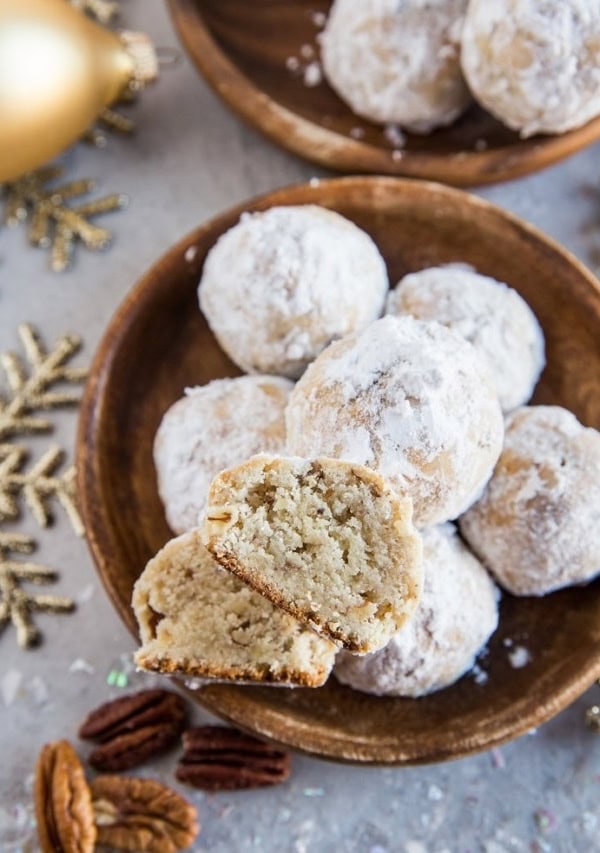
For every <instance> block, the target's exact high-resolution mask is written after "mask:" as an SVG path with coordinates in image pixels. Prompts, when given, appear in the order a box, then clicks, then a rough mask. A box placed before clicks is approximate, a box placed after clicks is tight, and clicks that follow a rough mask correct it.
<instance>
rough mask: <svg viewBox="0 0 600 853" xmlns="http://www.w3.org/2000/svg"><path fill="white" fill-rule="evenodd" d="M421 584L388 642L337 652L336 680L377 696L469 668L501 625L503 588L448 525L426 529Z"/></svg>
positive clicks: (450, 678)
mask: <svg viewBox="0 0 600 853" xmlns="http://www.w3.org/2000/svg"><path fill="white" fill-rule="evenodd" d="M422 536H423V556H424V586H423V593H422V596H421V600H420V602H419V604H418V605H417V609H416V611H415V614H414V616H413V618H412V619H411V620H409V621H408V622H407V623H406V624H405V625H404V626H403V627H402V628H401V630H400V631H399V632H398V633H397V634H396V635H395V636H394V637H393V638H392V640H391V641H390V642H389V643H388V645H387V646H386V647H385V648H384V649H381V651H378V652H375V653H374V654H370V655H365V656H364V657H358V656H356V655H352V654H349V653H348V652H340V653H339V654H338V656H337V658H336V664H335V669H334V673H335V676H336V678H337V679H338V681H341V682H342V684H348V685H350V687H353V688H355V689H356V690H361V691H363V692H364V693H372V694H374V695H375V696H414V697H416V696H424V695H426V694H427V693H432V692H433V691H434V690H441V689H442V688H443V687H448V686H449V685H450V684H453V683H454V682H455V681H457V679H459V678H460V677H461V675H463V674H464V673H465V672H467V670H469V669H471V667H472V666H473V664H474V662H475V656H476V655H477V653H478V651H479V650H480V649H481V648H482V646H483V645H484V644H485V643H486V642H487V640H488V639H489V637H490V636H491V634H492V633H493V632H494V631H495V630H496V628H497V626H498V589H497V587H496V586H495V585H494V583H493V581H492V580H491V578H490V576H489V575H488V573H487V572H486V571H485V569H484V568H483V566H482V565H481V563H480V562H479V561H478V560H477V559H476V558H475V557H474V556H473V554H471V552H470V551H469V549H468V548H467V547H466V545H465V544H464V543H463V542H462V540H461V539H460V537H459V536H458V535H457V533H456V529H455V527H454V526H453V525H451V524H444V525H441V526H440V527H430V528H427V529H426V530H423V531H422Z"/></svg>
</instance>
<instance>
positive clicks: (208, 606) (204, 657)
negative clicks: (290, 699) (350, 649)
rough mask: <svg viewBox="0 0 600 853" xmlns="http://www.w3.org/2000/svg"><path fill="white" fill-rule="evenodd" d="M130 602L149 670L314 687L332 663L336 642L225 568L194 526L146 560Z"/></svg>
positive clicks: (140, 661) (141, 662)
mask: <svg viewBox="0 0 600 853" xmlns="http://www.w3.org/2000/svg"><path fill="white" fill-rule="evenodd" d="M132 604H133V609H134V612H135V616H136V619H137V621H138V625H139V628H140V638H141V642H142V645H141V648H140V649H138V651H137V652H136V656H135V660H136V663H137V665H138V666H140V667H141V668H142V669H146V670H149V671H150V672H164V673H171V674H173V673H177V674H179V675H186V676H188V677H192V678H198V677H200V678H217V679H220V680H224V681H258V682H270V683H276V684H291V685H294V684H300V685H303V686H304V687H319V686H320V685H321V684H323V683H324V682H325V681H326V680H327V676H328V675H329V673H330V671H331V668H332V666H333V661H334V657H335V646H334V645H333V644H332V643H329V642H328V641H327V640H324V639H322V638H321V637H317V635H316V634H315V633H314V631H311V630H310V628H306V627H305V626H304V625H301V624H300V623H299V622H296V620H295V619H293V618H292V617H291V616H289V615H288V614H287V613H284V612H283V611H282V610H279V609H277V608H276V607H273V605H272V604H271V603H270V602H269V601H267V599H266V598H263V597H262V596H261V595H258V594H257V593H256V592H253V591H252V590H251V589H250V587H248V586H246V584H243V583H242V582H241V581H239V580H238V579H237V578H236V577H234V576H233V575H231V574H229V572H225V571H223V569H221V568H220V566H219V565H218V564H217V563H216V562H215V561H214V560H213V559H212V557H211V556H210V554H209V553H208V551H207V550H206V548H205V547H204V545H203V544H202V541H201V537H200V532H199V531H198V530H191V531H189V532H188V533H185V534H184V535H183V536H179V537H178V538H177V539H172V540H171V541H170V542H168V543H167V544H166V545H165V547H164V548H162V549H161V550H160V551H159V552H158V554H157V555H156V556H155V557H153V558H152V560H150V562H149V563H148V565H147V566H146V568H145V569H144V571H143V573H142V574H141V576H140V577H139V578H138V580H137V581H136V584H135V587H134V590H133V602H132Z"/></svg>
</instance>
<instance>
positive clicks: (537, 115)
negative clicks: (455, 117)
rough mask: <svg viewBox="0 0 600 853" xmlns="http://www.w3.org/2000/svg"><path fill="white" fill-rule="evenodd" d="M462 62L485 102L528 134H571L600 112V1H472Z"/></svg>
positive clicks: (471, 83)
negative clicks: (569, 131)
mask: <svg viewBox="0 0 600 853" xmlns="http://www.w3.org/2000/svg"><path fill="white" fill-rule="evenodd" d="M461 58H462V67H463V71H464V73H465V77H466V78H467V82H468V83H469V86H470V87H471V91H472V92H473V94H474V95H475V97H476V98H477V100H478V101H479V102H480V103H481V104H482V105H483V106H485V107H486V108H487V109H488V110H489V111H490V112H491V113H493V114H494V115H495V116H497V118H499V119H500V121H502V122H504V123H505V124H507V125H508V126H509V127H512V128H513V129H514V130H519V131H520V132H521V136H524V137H527V136H532V135H533V134H535V133H564V132H565V131H567V130H571V129H572V128H575V127H580V126H581V125H583V124H585V123H586V122H587V121H589V120H590V119H592V118H594V116H596V115H598V114H599V113H600V5H599V4H598V3H596V2H590V0H560V2H554V0H471V2H470V3H469V7H468V10H467V15H466V19H465V25H464V29H463V36H462V53H461Z"/></svg>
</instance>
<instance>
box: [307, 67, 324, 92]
mask: <svg viewBox="0 0 600 853" xmlns="http://www.w3.org/2000/svg"><path fill="white" fill-rule="evenodd" d="M322 80H323V72H322V71H321V63H320V62H311V63H310V64H309V65H307V66H306V68H305V69H304V85H305V86H308V87H309V88H311V89H312V88H313V87H314V86H318V85H319V83H321V81H322Z"/></svg>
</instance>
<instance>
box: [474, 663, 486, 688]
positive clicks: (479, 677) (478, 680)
mask: <svg viewBox="0 0 600 853" xmlns="http://www.w3.org/2000/svg"><path fill="white" fill-rule="evenodd" d="M471 674H472V675H473V681H474V682H475V684H480V685H481V684H487V683H488V681H489V675H488V674H487V672H486V671H485V669H482V668H481V667H480V666H479V664H478V663H476V664H475V665H474V666H473V669H472V670H471Z"/></svg>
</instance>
